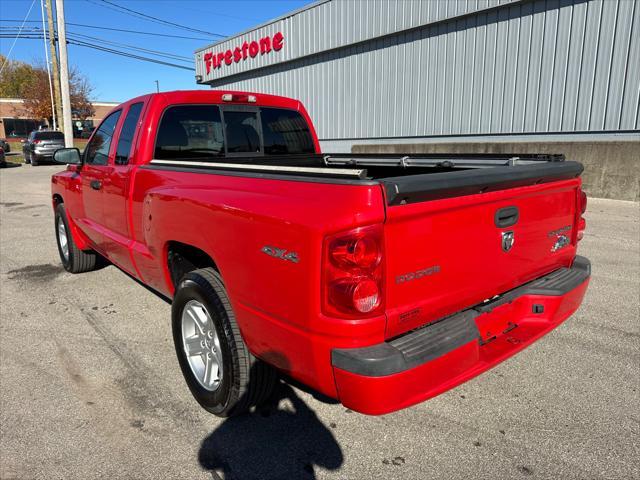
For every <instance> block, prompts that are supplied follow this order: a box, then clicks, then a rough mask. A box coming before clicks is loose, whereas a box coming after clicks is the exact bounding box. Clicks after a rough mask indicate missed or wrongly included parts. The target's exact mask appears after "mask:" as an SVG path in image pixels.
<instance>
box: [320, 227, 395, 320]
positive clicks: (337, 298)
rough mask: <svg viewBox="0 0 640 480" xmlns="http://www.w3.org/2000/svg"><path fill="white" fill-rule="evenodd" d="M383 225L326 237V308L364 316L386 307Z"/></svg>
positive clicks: (327, 311)
mask: <svg viewBox="0 0 640 480" xmlns="http://www.w3.org/2000/svg"><path fill="white" fill-rule="evenodd" d="M383 255H384V245H383V236H382V225H374V226H371V227H362V228H356V229H354V230H350V231H348V232H343V233H339V234H337V235H333V236H331V237H327V238H326V239H325V244H324V258H323V274H324V281H323V307H322V309H323V312H324V313H325V314H326V315H329V316H332V317H341V318H363V317H370V316H373V315H376V314H378V313H380V312H381V311H382V310H383V309H384V291H383V279H384V276H383V267H384V262H383Z"/></svg>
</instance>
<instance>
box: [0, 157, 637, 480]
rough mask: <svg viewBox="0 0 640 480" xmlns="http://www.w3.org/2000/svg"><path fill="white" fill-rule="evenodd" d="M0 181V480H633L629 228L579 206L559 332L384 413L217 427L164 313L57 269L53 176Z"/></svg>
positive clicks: (629, 211)
mask: <svg viewBox="0 0 640 480" xmlns="http://www.w3.org/2000/svg"><path fill="white" fill-rule="evenodd" d="M59 169H60V167H53V166H42V167H31V166H28V165H25V166H22V167H16V168H10V169H4V170H1V171H0V282H1V283H0V318H1V321H0V401H1V404H0V406H1V411H0V421H1V424H0V434H1V438H0V478H2V479H13V478H16V479H30V478H43V479H45V478H46V479H53V478H78V479H91V478H112V479H119V478H127V479H129V478H131V479H138V478H140V479H143V478H150V479H165V478H167V479H168V478H184V479H211V478H214V479H219V478H225V479H229V478H232V479H234V480H238V479H243V480H244V479H276V478H277V479H298V478H300V479H312V478H318V479H367V480H370V479H430V478H433V479H440V478H445V479H457V478H481V479H484V478H487V479H489V478H491V479H501V478H554V479H557V478H581V479H596V478H611V479H626V478H629V479H630V478H639V477H640V472H639V464H640V461H639V460H640V451H639V450H640V441H639V435H640V413H639V412H640V393H639V388H640V385H639V384H640V328H639V323H640V320H639V318H640V317H639V316H640V311H639V308H640V307H639V304H640V298H639V295H640V294H639V292H640V245H639V241H640V240H639V239H640V218H639V217H640V215H639V213H640V212H639V205H638V204H637V203H631V202H622V201H613V200H599V199H590V203H589V208H588V214H587V223H588V228H587V233H586V236H585V238H584V240H583V241H582V243H581V245H580V253H581V254H582V255H585V256H587V257H589V258H590V260H591V261H592V264H593V277H592V281H591V286H590V288H589V290H588V292H587V296H586V298H585V301H584V304H583V306H582V307H581V308H580V310H579V311H578V312H577V313H576V314H575V315H574V316H573V317H572V318H570V319H569V320H567V322H565V323H564V324H563V325H562V326H561V327H559V328H558V329H557V330H555V331H553V332H552V333H550V334H549V335H548V336H546V337H545V338H543V339H542V340H540V341H539V342H537V343H536V344H534V345H533V346H531V347H530V348H528V349H527V350H525V351H524V352H522V353H520V354H519V355H517V356H516V357H514V358H512V359H510V360H508V361H507V362H505V363H503V364H501V365H500V366H498V367H497V368H495V369H493V370H491V371H489V372H487V373H485V374H484V375H482V376H480V377H478V378H476V379H474V380H472V381H470V382H468V383H466V384H464V385H462V386H460V387H458V388H456V389H454V390H451V391H449V392H448V393H445V394H443V395H441V396H439V397H437V398H435V399H433V400H430V401H428V402H425V403H423V404H420V405H417V406H415V407H412V408H409V409H406V410H403V411H400V412H397V413H394V414H390V415H386V416H382V417H368V416H363V415H360V414H357V413H354V412H350V411H348V410H346V409H345V408H344V407H342V406H341V405H340V404H337V403H331V402H328V401H327V400H326V399H322V398H316V397H315V396H314V395H313V394H312V393H311V392H306V391H303V390H301V389H299V388H297V387H295V386H290V385H288V384H283V385H282V386H281V388H280V389H279V391H278V395H277V396H276V397H275V398H274V400H273V402H272V404H271V406H270V407H268V408H264V409H261V410H260V411H259V412H256V413H254V414H251V415H247V416H244V417H241V418H235V419H226V420H224V419H218V418H216V417H214V416H211V415H209V414H208V413H206V412H205V411H204V410H202V409H201V408H200V407H199V406H198V404H197V403H196V402H195V400H193V399H192V397H191V395H190V393H189V391H188V389H187V387H186V384H185V383H184V381H183V379H182V375H181V373H180V370H179V367H178V363H177V361H176V358H175V353H174V350H173V343H172V339H171V332H170V305H169V304H168V303H166V302H165V301H163V300H162V299H160V298H159V297H157V296H156V295H154V294H153V293H151V292H150V291H148V290H147V289H145V288H144V287H143V286H141V285H139V284H138V283H136V282H134V281H133V280H132V279H131V278H129V277H128V276H127V275H125V274H124V273H122V272H121V271H120V270H118V269H117V268H115V267H113V266H107V267H105V268H102V269H101V270H98V271H95V272H91V273H86V274H81V275H72V274H69V273H67V272H65V271H64V270H63V269H62V267H61V265H60V261H59V258H58V253H57V249H56V244H55V238H54V229H53V215H52V208H51V203H50V193H49V192H50V187H49V177H50V175H51V174H52V173H53V172H55V171H57V170H59Z"/></svg>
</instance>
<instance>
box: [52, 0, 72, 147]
mask: <svg viewBox="0 0 640 480" xmlns="http://www.w3.org/2000/svg"><path fill="white" fill-rule="evenodd" d="M56 14H57V20H58V40H59V42H60V43H59V45H58V47H59V50H60V90H61V94H62V118H63V122H62V125H63V126H64V129H63V131H64V145H65V146H66V147H67V148H70V147H73V125H72V124H71V96H70V93H69V62H68V59H67V29H66V26H65V22H64V0H56Z"/></svg>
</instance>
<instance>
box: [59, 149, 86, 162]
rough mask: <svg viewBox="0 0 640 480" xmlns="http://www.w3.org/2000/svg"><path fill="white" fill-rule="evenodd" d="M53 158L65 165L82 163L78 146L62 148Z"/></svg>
mask: <svg viewBox="0 0 640 480" xmlns="http://www.w3.org/2000/svg"><path fill="white" fill-rule="evenodd" d="M53 160H54V161H55V162H58V163H63V164H65V165H80V164H81V163H82V159H81V158H80V150H78V149H77V148H60V149H58V150H56V151H55V152H54V154H53Z"/></svg>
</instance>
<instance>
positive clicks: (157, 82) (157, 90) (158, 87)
mask: <svg viewBox="0 0 640 480" xmlns="http://www.w3.org/2000/svg"><path fill="white" fill-rule="evenodd" d="M154 82H156V92H158V93H160V82H159V81H158V80H154Z"/></svg>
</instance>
